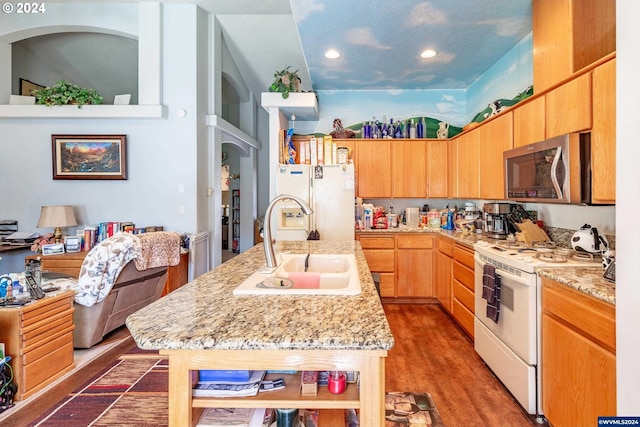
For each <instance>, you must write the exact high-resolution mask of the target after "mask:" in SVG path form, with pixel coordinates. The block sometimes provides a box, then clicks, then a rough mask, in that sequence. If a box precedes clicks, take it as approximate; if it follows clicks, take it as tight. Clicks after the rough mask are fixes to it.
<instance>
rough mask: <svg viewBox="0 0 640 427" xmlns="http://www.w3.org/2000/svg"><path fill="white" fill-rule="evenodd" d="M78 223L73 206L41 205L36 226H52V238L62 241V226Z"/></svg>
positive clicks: (58, 241)
mask: <svg viewBox="0 0 640 427" xmlns="http://www.w3.org/2000/svg"><path fill="white" fill-rule="evenodd" d="M74 225H78V223H77V222H76V216H75V215H74V214H73V206H60V205H57V206H43V207H42V209H41V210H40V219H39V220H38V225H37V228H51V227H53V228H54V230H53V238H54V239H55V241H56V243H60V242H61V241H62V228H63V227H72V226H74Z"/></svg>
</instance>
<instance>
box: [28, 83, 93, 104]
mask: <svg viewBox="0 0 640 427" xmlns="http://www.w3.org/2000/svg"><path fill="white" fill-rule="evenodd" d="M32 95H33V96H35V97H36V104H39V105H46V106H48V107H49V106H52V105H77V106H78V108H82V106H83V105H89V104H102V96H100V94H99V93H98V92H97V91H96V90H95V89H85V88H81V87H80V86H78V85H74V84H69V83H67V82H65V81H64V80H60V81H59V82H58V83H56V84H54V85H53V86H48V87H45V88H44V89H37V90H34V91H33V92H32Z"/></svg>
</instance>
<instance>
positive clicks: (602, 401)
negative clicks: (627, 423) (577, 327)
mask: <svg viewBox="0 0 640 427" xmlns="http://www.w3.org/2000/svg"><path fill="white" fill-rule="evenodd" d="M542 337H543V338H542V339H543V341H542V369H543V373H542V409H543V412H544V414H545V416H546V417H547V419H548V420H549V423H550V424H552V425H553V426H554V427H563V426H586V425H592V424H593V423H594V422H595V420H597V419H598V417H599V416H615V415H616V357H615V354H613V353H611V352H610V351H607V350H605V349H604V348H602V347H600V346H598V345H596V344H595V343H594V342H592V341H590V340H589V339H587V338H586V337H585V336H583V335H581V334H579V333H577V332H576V331H574V330H573V329H570V328H569V327H567V326H565V325H564V324H563V323H561V322H559V321H557V320H555V319H554V318H553V317H551V316H548V315H545V314H543V316H542Z"/></svg>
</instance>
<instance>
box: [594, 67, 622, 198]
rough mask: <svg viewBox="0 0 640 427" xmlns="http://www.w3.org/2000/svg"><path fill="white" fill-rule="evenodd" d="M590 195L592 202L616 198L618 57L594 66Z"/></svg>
mask: <svg viewBox="0 0 640 427" xmlns="http://www.w3.org/2000/svg"><path fill="white" fill-rule="evenodd" d="M592 83H593V127H592V128H591V174H592V183H591V186H592V187H591V192H592V194H591V197H592V202H593V203H605V204H606V203H612V204H613V203H615V202H616V59H615V58H613V59H612V60H610V61H608V62H605V63H604V64H602V65H600V66H599V67H597V68H595V69H594V70H593V82H592Z"/></svg>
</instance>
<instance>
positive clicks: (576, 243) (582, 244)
mask: <svg viewBox="0 0 640 427" xmlns="http://www.w3.org/2000/svg"><path fill="white" fill-rule="evenodd" d="M571 247H572V248H573V249H574V250H576V251H583V252H590V253H593V254H599V253H600V252H602V251H604V250H606V249H607V248H608V247H609V241H608V240H607V237H606V236H605V235H604V234H599V233H598V229H597V228H595V227H591V226H590V225H589V224H585V225H583V226H582V227H581V228H580V230H578V231H576V232H575V233H573V237H571Z"/></svg>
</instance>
